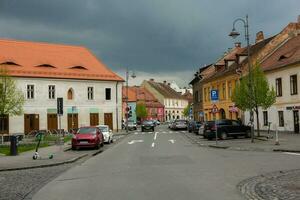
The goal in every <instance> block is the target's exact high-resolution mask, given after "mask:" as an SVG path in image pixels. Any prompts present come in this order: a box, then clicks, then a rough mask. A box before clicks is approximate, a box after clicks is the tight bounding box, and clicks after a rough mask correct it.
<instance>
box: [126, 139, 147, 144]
mask: <svg viewBox="0 0 300 200" xmlns="http://www.w3.org/2000/svg"><path fill="white" fill-rule="evenodd" d="M136 142H144V140H131V141H130V142H128V144H134V143H136Z"/></svg>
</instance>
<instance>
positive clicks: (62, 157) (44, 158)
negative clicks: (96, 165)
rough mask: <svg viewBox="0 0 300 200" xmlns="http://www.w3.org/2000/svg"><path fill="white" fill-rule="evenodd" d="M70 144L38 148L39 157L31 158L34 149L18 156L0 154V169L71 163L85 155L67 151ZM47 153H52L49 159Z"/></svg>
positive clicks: (81, 152) (80, 152)
mask: <svg viewBox="0 0 300 200" xmlns="http://www.w3.org/2000/svg"><path fill="white" fill-rule="evenodd" d="M68 149H70V145H68V144H65V145H53V146H49V147H44V148H40V149H39V155H40V156H41V158H40V159H37V160H33V159H32V156H33V154H34V152H35V151H27V152H24V153H21V154H19V155H18V156H0V171H11V170H20V169H29V168H36V167H47V166H54V165H59V164H65V163H71V162H75V161H76V160H78V159H80V158H82V157H85V156H87V154H86V152H84V151H67V150H68ZM49 155H53V158H52V159H49Z"/></svg>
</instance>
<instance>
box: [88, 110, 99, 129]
mask: <svg viewBox="0 0 300 200" xmlns="http://www.w3.org/2000/svg"><path fill="white" fill-rule="evenodd" d="M90 125H91V126H97V125H99V113H90Z"/></svg>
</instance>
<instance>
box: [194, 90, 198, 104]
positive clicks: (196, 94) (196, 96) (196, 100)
mask: <svg viewBox="0 0 300 200" xmlns="http://www.w3.org/2000/svg"><path fill="white" fill-rule="evenodd" d="M198 98H199V94H198V91H196V92H195V98H194V99H195V102H198V101H199V99H198Z"/></svg>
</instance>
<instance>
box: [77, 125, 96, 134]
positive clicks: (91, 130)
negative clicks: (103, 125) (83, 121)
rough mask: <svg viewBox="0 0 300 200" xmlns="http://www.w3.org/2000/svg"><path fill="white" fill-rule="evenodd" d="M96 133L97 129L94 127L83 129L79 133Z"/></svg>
mask: <svg viewBox="0 0 300 200" xmlns="http://www.w3.org/2000/svg"><path fill="white" fill-rule="evenodd" d="M96 132H97V129H96V128H94V127H83V128H80V129H79V130H78V131H77V133H79V134H96Z"/></svg>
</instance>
